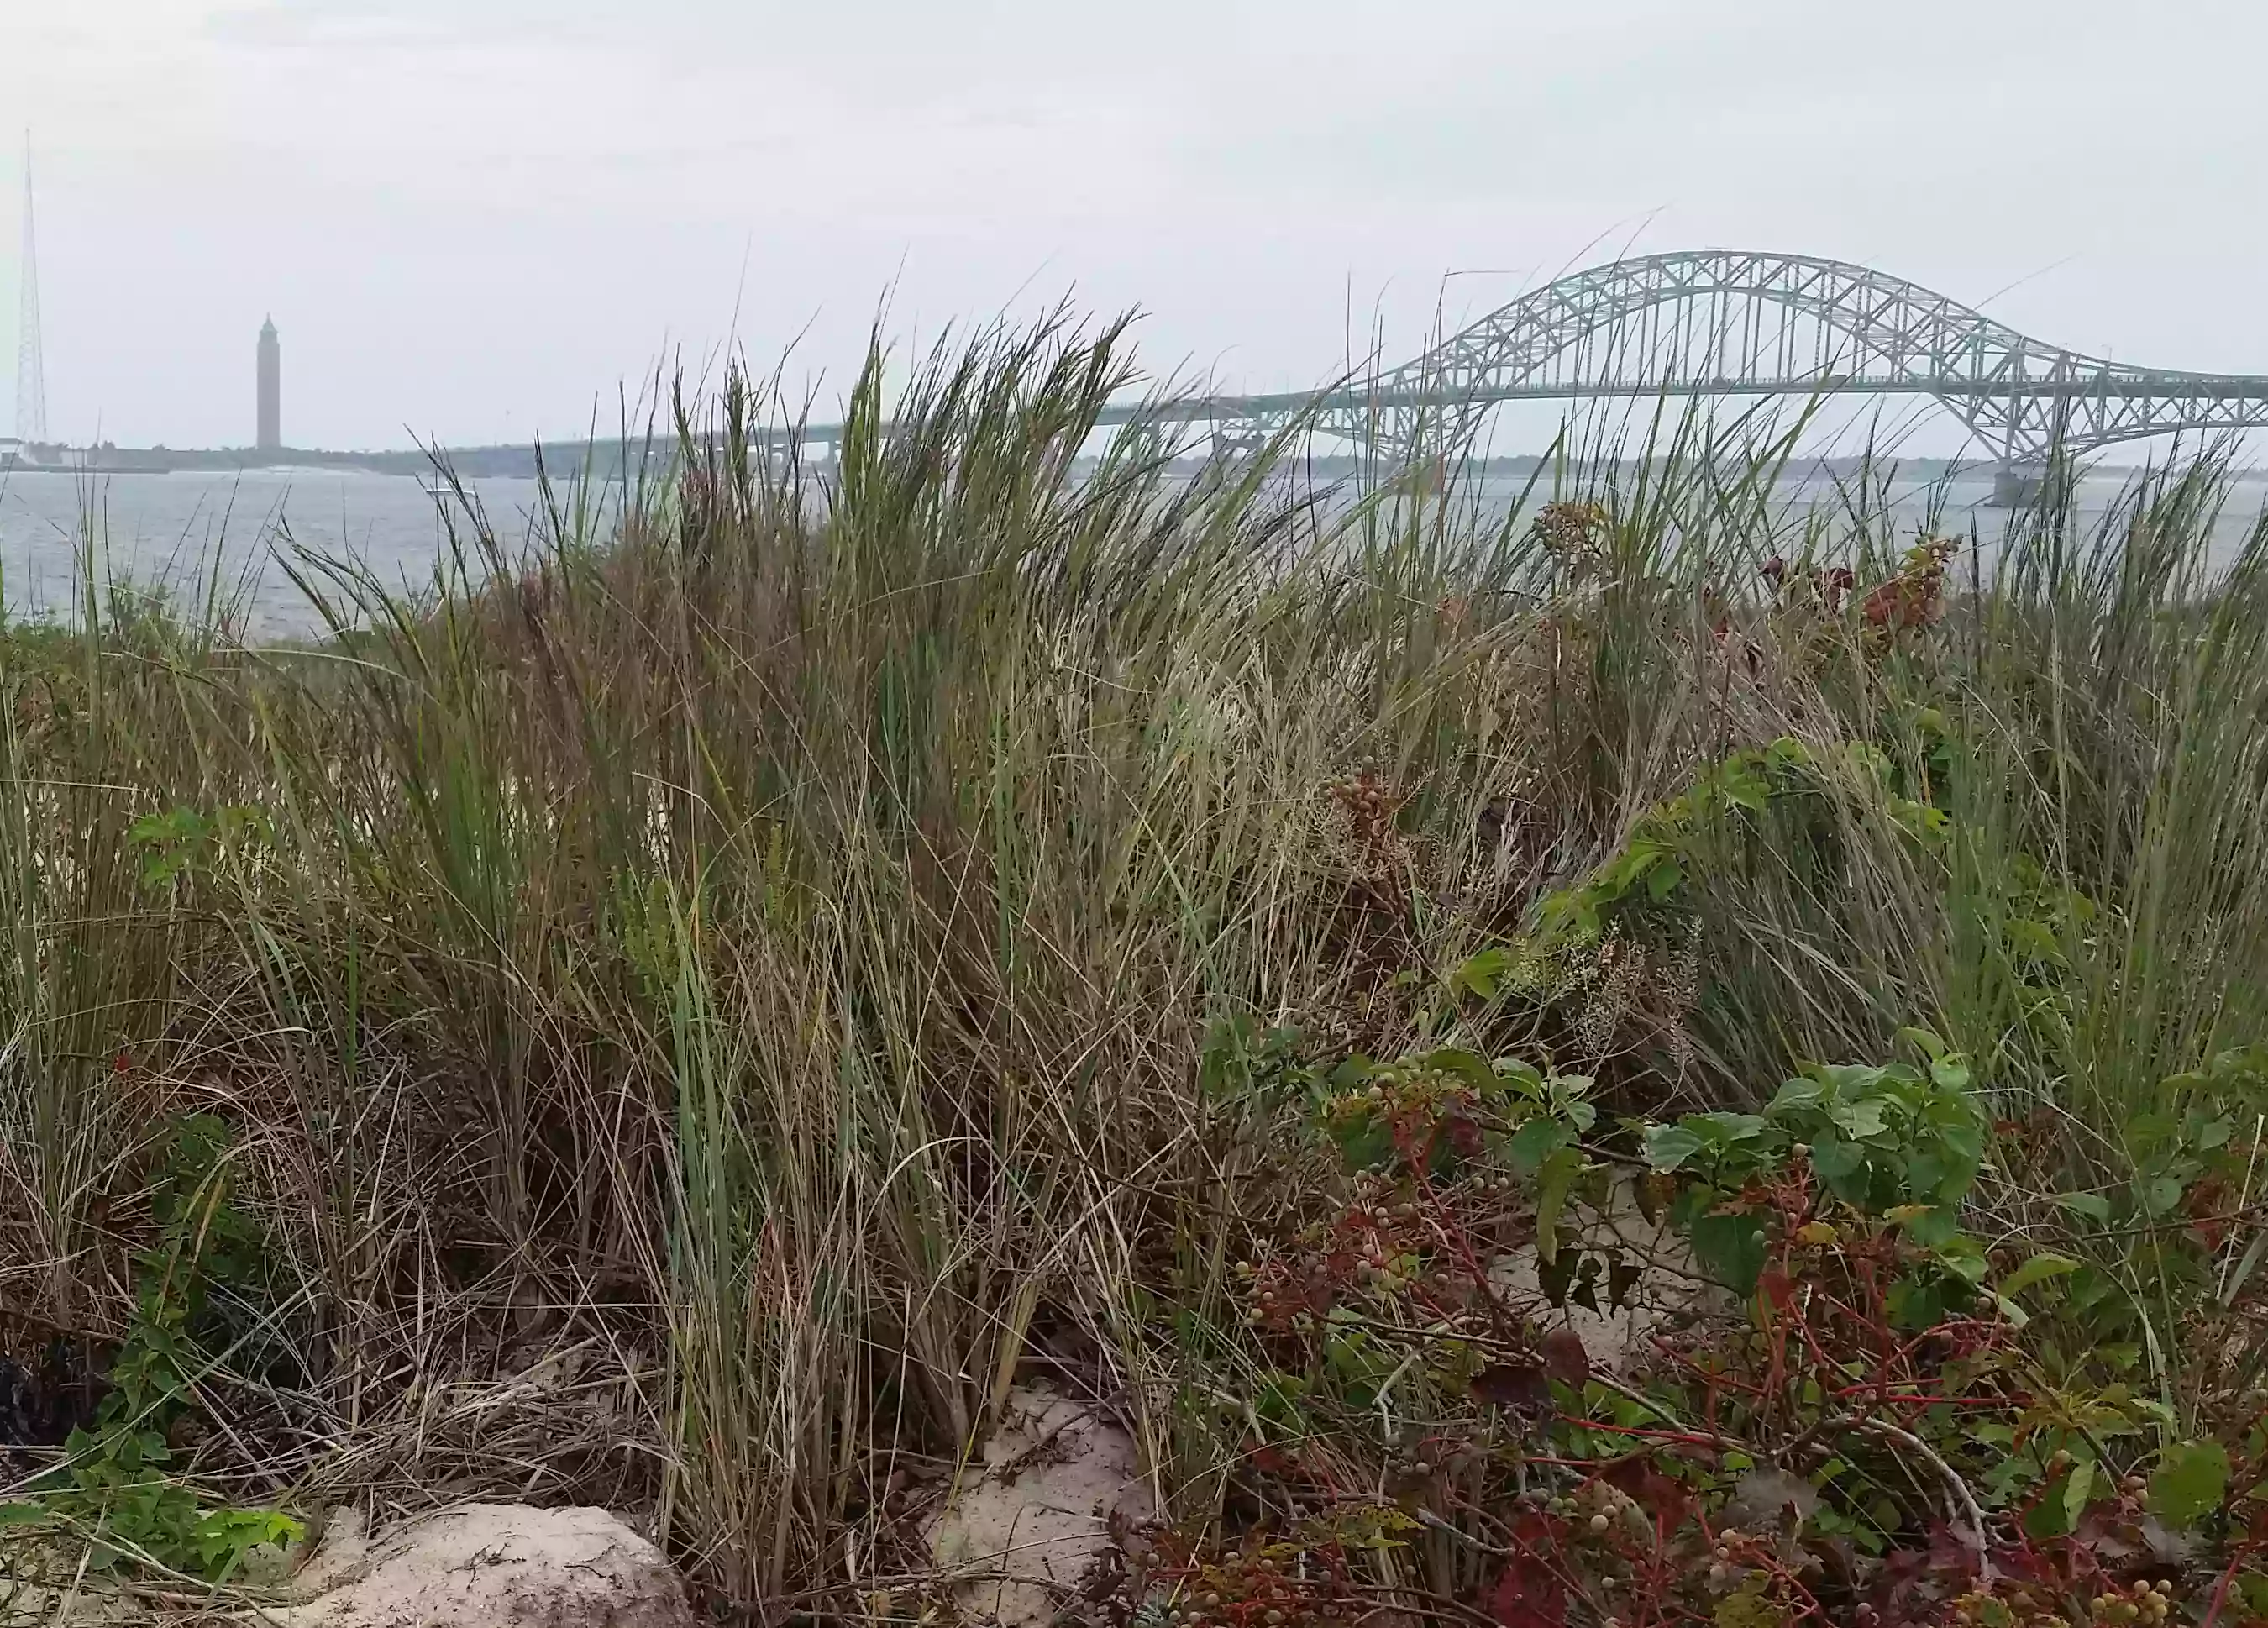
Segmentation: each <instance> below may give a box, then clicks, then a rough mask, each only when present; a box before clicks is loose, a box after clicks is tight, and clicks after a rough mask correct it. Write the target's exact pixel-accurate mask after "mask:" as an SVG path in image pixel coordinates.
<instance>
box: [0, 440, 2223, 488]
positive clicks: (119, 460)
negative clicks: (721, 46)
mask: <svg viewBox="0 0 2268 1628" xmlns="http://www.w3.org/2000/svg"><path fill="white" fill-rule="evenodd" d="M40 451H41V453H43V454H46V455H45V456H42V457H40V458H39V459H26V458H24V457H22V456H20V455H19V454H17V453H0V479H5V478H6V477H8V476H9V475H78V476H85V475H102V476H106V477H107V476H114V475H255V474H282V475H327V474H350V475H394V476H403V475H407V476H415V477H420V478H423V479H426V480H433V479H437V478H439V477H441V476H442V475H445V474H446V475H455V476H457V477H459V478H460V479H464V480H475V481H478V480H533V479H534V478H535V477H536V476H537V475H539V474H542V473H546V472H548V473H549V474H550V475H554V476H556V477H559V478H562V479H573V478H576V477H578V476H581V475H585V474H591V475H598V476H599V477H600V478H601V479H603V480H605V481H608V482H617V481H620V480H621V479H622V477H623V474H624V472H625V471H626V470H632V471H637V472H643V473H644V474H648V475H660V474H663V473H665V472H666V470H667V469H668V468H669V466H670V463H671V460H672V458H673V456H674V452H675V445H674V442H666V441H662V440H659V439H657V440H656V441H654V442H652V443H651V444H647V443H643V442H631V443H629V444H627V446H626V445H625V443H623V442H622V441H619V440H609V441H597V442H587V441H586V442H582V443H568V442H560V443H557V444H554V445H545V446H541V447H538V446H533V445H522V446H469V447H442V448H437V449H435V450H434V451H432V452H425V451H416V450H413V451H405V452H375V453H342V452H327V451H323V450H321V449H319V448H310V447H287V448H285V449H284V450H282V451H281V452H276V453H261V452H255V451H253V450H252V449H250V448H237V447H227V448H219V449H214V450H176V449H173V448H170V447H163V446H152V447H124V446H119V447H109V446H106V447H101V448H97V449H85V448H63V447H42V448H41V449H40ZM626 454H627V455H626ZM812 461H814V462H817V461H819V460H818V459H816V458H814V459H813V460H812ZM1080 461H1081V462H1087V461H1091V460H1085V459H1082V460H1080ZM1184 461H1186V462H1187V463H1188V465H1189V468H1191V469H1192V470H1194V469H1196V468H1200V467H1202V465H1203V463H1204V460H1203V459H1202V458H1196V457H1193V458H1190V459H1188V460H1184ZM1548 461H1549V460H1547V459H1545V458H1543V457H1542V456H1539V455H1536V454H1532V453H1531V454H1522V455H1519V456H1513V457H1503V458H1487V459H1476V460H1473V462H1472V464H1471V465H1469V466H1468V467H1469V469H1472V470H1476V471H1477V472H1478V473H1479V474H1481V475H1485V476H1490V477H1496V478H1504V479H1514V480H1517V479H1525V478H1527V477H1528V476H1530V475H1535V474H1537V473H1539V472H1540V471H1542V470H1543V469H1544V468H1545V466H1546V464H1547V463H1548ZM1866 462H1867V460H1864V459H1862V458H1859V457H1828V458H1822V459H1815V460H1808V461H1806V460H1790V465H1789V468H1790V469H1791V471H1800V473H1802V474H1804V475H1808V476H1812V477H1818V476H1823V475H1826V476H1842V477H1849V476H1852V475H1857V474H1859V472H1860V471H1861V469H1862V468H1865V466H1866ZM1876 462H1877V464H1878V465H1881V466H1887V467H1889V468H1894V469H1895V470H1896V472H1897V473H1898V475H1899V476H1900V477H1901V478H1903V479H1907V480H1915V481H1936V480H1943V479H1946V478H1948V477H1953V478H1961V479H1977V480H1989V479H1990V478H1992V464H1991V461H1990V460H1986V459H1983V458H1975V459H1970V458H1886V459H1881V460H1876ZM1306 467H1307V468H1310V469H1312V470H1313V471H1314V473H1316V474H1317V475H1326V476H1331V477H1337V476H1343V475H1354V474H1356V473H1358V472H1359V464H1358V461H1357V460H1355V459H1353V458H1351V457H1347V456H1331V457H1315V458H1312V459H1309V460H1306ZM2144 467H2145V466H2143V465H2141V464H2131V463H2121V464H2112V463H2099V464H2095V465H2093V466H2092V468H2093V470H2094V472H2095V473H2096V474H2098V475H2104V476H2117V475H2136V474H2139V473H2141V472H2142V470H2143V468H2144ZM2231 473H2232V475H2233V476H2234V478H2235V479H2237V480H2240V481H2244V482H2248V483H2257V482H2263V481H2268V468H2237V469H2235V470H2233V471H2232V472H2231Z"/></svg>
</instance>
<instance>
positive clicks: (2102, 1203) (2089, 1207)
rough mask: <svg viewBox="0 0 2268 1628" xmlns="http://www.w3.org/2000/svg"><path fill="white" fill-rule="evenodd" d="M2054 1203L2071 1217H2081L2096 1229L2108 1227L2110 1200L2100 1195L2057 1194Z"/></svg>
mask: <svg viewBox="0 0 2268 1628" xmlns="http://www.w3.org/2000/svg"><path fill="white" fill-rule="evenodd" d="M2056 1202H2057V1203H2058V1204H2061V1205H2062V1206H2063V1207H2064V1208H2065V1209H2066V1210H2068V1211H2070V1212H2072V1213H2073V1215H2083V1216H2085V1217H2086V1218H2087V1219H2088V1220H2090V1221H2092V1222H2094V1223H2095V1225H2096V1226H2097V1227H2108V1226H2110V1200H2109V1199H2108V1198H2105V1197H2103V1196H2102V1194H2101V1193H2058V1194H2057V1195H2056Z"/></svg>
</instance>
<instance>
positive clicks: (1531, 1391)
mask: <svg viewBox="0 0 2268 1628" xmlns="http://www.w3.org/2000/svg"><path fill="white" fill-rule="evenodd" d="M1473 1396H1475V1397H1476V1399H1478V1400H1479V1401H1482V1402H1492V1403H1496V1404H1497V1405H1498V1406H1499V1407H1505V1408H1518V1409H1521V1410H1523V1411H1533V1410H1535V1409H1538V1408H1544V1407H1549V1406H1550V1403H1551V1388H1550V1386H1548V1385H1546V1384H1545V1383H1544V1382H1543V1369H1542V1368H1541V1367H1539V1366H1536V1365H1535V1363H1532V1362H1492V1363H1491V1364H1489V1366H1487V1367H1485V1368H1483V1369H1482V1370H1481V1371H1480V1372H1479V1373H1477V1374H1474V1375H1473Z"/></svg>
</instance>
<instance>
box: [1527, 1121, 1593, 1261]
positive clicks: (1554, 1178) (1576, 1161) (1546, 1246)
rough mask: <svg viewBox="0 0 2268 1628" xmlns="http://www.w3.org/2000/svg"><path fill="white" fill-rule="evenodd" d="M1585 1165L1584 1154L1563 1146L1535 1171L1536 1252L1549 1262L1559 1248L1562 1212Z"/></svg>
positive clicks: (1555, 1256)
mask: <svg viewBox="0 0 2268 1628" xmlns="http://www.w3.org/2000/svg"><path fill="white" fill-rule="evenodd" d="M1582 1168H1583V1155H1582V1154H1581V1153H1579V1152H1577V1151H1576V1150H1575V1149H1574V1148H1572V1147H1563V1148H1560V1149H1559V1150H1558V1151H1557V1152H1556V1153H1552V1154H1551V1155H1550V1157H1549V1158H1547V1159H1545V1160H1544V1161H1543V1166H1542V1168H1540V1169H1538V1170H1537V1172H1536V1175H1535V1253H1536V1256H1538V1258H1540V1259H1541V1260H1543V1261H1544V1262H1546V1263H1549V1262H1550V1261H1552V1260H1554V1259H1556V1258H1557V1256H1558V1252H1559V1212H1561V1211H1562V1210H1564V1209H1565V1208H1566V1207H1567V1194H1568V1191H1569V1190H1570V1189H1572V1187H1573V1186H1574V1184H1575V1177H1576V1176H1577V1175H1579V1174H1580V1172H1581V1170H1582Z"/></svg>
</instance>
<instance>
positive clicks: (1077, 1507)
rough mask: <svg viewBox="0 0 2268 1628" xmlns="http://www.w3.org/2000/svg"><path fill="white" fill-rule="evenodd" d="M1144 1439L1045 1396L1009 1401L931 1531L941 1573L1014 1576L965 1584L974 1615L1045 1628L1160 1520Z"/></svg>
mask: <svg viewBox="0 0 2268 1628" xmlns="http://www.w3.org/2000/svg"><path fill="white" fill-rule="evenodd" d="M1151 1516H1152V1502H1151V1499H1150V1492H1149V1488H1148V1486H1147V1485H1146V1484H1145V1482H1144V1481H1143V1479H1142V1466H1141V1457H1140V1455H1139V1454H1138V1453H1137V1452H1136V1450H1135V1447H1134V1439H1133V1438H1132V1437H1131V1436H1130V1435H1128V1434H1127V1433H1126V1432H1125V1431H1124V1430H1123V1429H1122V1428H1121V1427H1120V1426H1119V1425H1117V1424H1116V1423H1115V1422H1113V1421H1112V1420H1110V1419H1108V1418H1105V1417H1104V1416H1103V1415H1102V1414H1101V1413H1100V1412H1098V1411H1096V1410H1094V1409H1093V1408H1091V1407H1089V1406H1087V1405H1086V1404H1084V1403H1077V1402H1073V1401H1071V1400H1070V1399H1069V1398H1068V1397H1065V1396H1060V1395H1058V1394H1057V1392H1055V1391H1054V1390H1052V1389H1048V1388H1046V1387H1044V1386H1038V1385H1030V1386H1025V1385H1020V1386H1018V1387H1016V1388H1015V1389H1013V1390H1011V1391H1010V1392H1009V1393H1008V1398H1007V1403H1006V1405H1005V1408H1004V1410H1003V1411H1002V1418H1001V1420H1000V1424H999V1426H998V1428H997V1429H996V1430H995V1431H994V1432H993V1433H992V1437H991V1440H989V1441H987V1442H986V1443H985V1444H984V1456H983V1463H982V1465H981V1466H980V1465H975V1464H972V1465H970V1466H969V1468H968V1471H967V1472H966V1473H965V1474H964V1475H963V1477H961V1485H960V1487H959V1489H958V1491H957V1492H954V1495H953V1496H952V1497H951V1498H950V1499H947V1500H946V1505H945V1507H944V1508H943V1509H942V1510H941V1511H940V1512H939V1514H937V1516H936V1517H935V1518H934V1519H932V1521H931V1522H930V1524H929V1527H928V1529H927V1536H928V1539H929V1547H930V1554H931V1556H932V1558H934V1559H935V1561H936V1563H937V1565H938V1566H939V1569H940V1570H942V1571H946V1572H956V1573H973V1572H983V1573H1008V1574H1010V1577H1011V1578H1012V1579H1013V1580H1001V1579H999V1578H998V1577H986V1578H982V1579H979V1580H973V1581H969V1582H966V1583H962V1584H961V1585H960V1586H959V1587H958V1589H957V1590H956V1593H957V1595H958V1596H959V1603H960V1604H961V1609H962V1610H963V1611H964V1612H967V1613H968V1614H969V1615H971V1616H974V1617H991V1618H996V1619H997V1620H998V1621H999V1622H1000V1623H1002V1624H1005V1628H1041V1625H1042V1624H1046V1623H1048V1622H1049V1621H1051V1620H1052V1619H1053V1618H1054V1617H1055V1614H1056V1610H1057V1606H1058V1604H1059V1603H1060V1602H1061V1599H1062V1597H1063V1596H1064V1595H1068V1594H1070V1593H1071V1592H1072V1591H1074V1590H1075V1589H1077V1588H1078V1587H1079V1585H1080V1583H1081V1582H1082V1581H1083V1580H1086V1578H1087V1577H1088V1576H1089V1575H1090V1574H1091V1573H1093V1572H1094V1569H1095V1568H1096V1566H1097V1565H1099V1564H1100V1563H1101V1561H1102V1560H1103V1559H1104V1558H1105V1557H1106V1556H1107V1555H1108V1553H1109V1551H1111V1550H1112V1549H1113V1548H1114V1547H1116V1545H1117V1544H1118V1543H1121V1542H1123V1539H1124V1537H1125V1536H1126V1535H1127V1534H1128V1533H1130V1531H1131V1530H1132V1529H1134V1528H1135V1527H1137V1526H1139V1525H1141V1524H1142V1523H1143V1522H1145V1521H1148V1520H1149V1519H1150V1518H1151Z"/></svg>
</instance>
